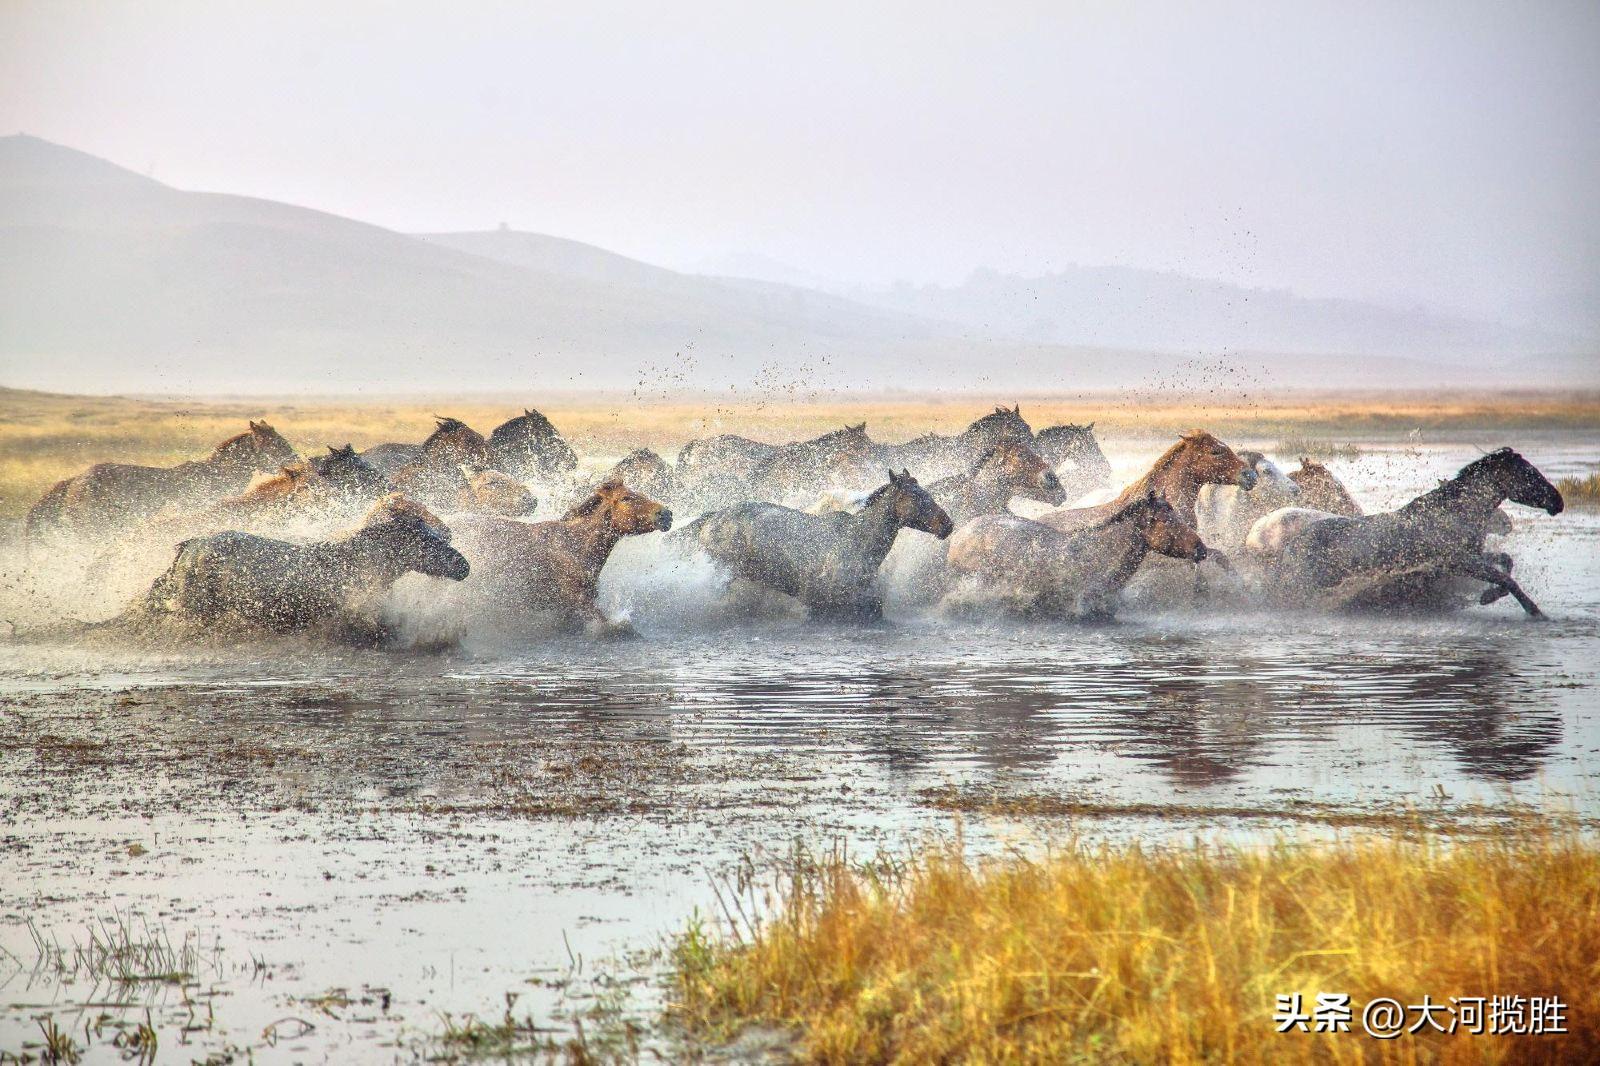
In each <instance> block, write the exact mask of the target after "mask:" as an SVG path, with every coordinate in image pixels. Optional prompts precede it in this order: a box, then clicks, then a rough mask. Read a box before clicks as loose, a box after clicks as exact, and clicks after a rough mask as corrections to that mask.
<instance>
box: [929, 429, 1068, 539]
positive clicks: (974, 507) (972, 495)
mask: <svg viewBox="0 0 1600 1066" xmlns="http://www.w3.org/2000/svg"><path fill="white" fill-rule="evenodd" d="M928 491H929V492H930V493H932V494H933V497H934V499H936V500H938V501H939V505H940V506H941V507H943V508H944V509H945V513H946V514H948V515H949V516H950V520H951V521H952V522H955V523H956V524H957V525H959V524H960V523H962V522H965V521H967V520H968V519H971V518H976V517H978V516H979V515H985V514H1004V513H1005V511H1006V508H1007V506H1009V505H1010V503H1011V498H1012V497H1013V496H1021V497H1024V498H1025V499H1030V500H1038V501H1039V502H1040V503H1047V504H1049V505H1050V506H1052V507H1059V506H1060V505H1061V504H1063V503H1065V502H1066V496H1067V494H1066V492H1065V491H1064V490H1063V489H1062V487H1061V480H1060V479H1059V478H1058V477H1056V474H1055V471H1053V470H1051V469H1050V464H1048V463H1046V462H1045V461H1044V459H1043V458H1041V457H1040V455H1039V453H1038V452H1036V451H1034V450H1033V449H1032V448H1030V447H1029V446H1028V445H1026V444H1023V443H1022V442H1020V441H1016V440H1003V441H1001V442H1000V443H999V444H996V445H995V446H994V447H992V448H990V449H989V450H988V451H987V452H985V453H984V454H983V456H982V457H981V458H980V459H979V460H978V462H977V464H976V465H975V466H974V467H973V468H972V469H971V470H970V471H969V472H968V473H967V474H965V475H964V476H961V477H948V478H945V479H943V480H942V481H936V482H934V483H933V484H932V485H929V486H928Z"/></svg>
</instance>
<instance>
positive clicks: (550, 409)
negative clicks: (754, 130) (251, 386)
mask: <svg viewBox="0 0 1600 1066" xmlns="http://www.w3.org/2000/svg"><path fill="white" fill-rule="evenodd" d="M1014 400H1020V402H1021V403H1022V405H1023V414H1024V415H1025V417H1027V418H1028V419H1029V421H1030V422H1031V423H1032V424H1033V425H1034V426H1035V427H1038V428H1042V427H1044V426H1048V425H1052V424H1056V423H1060V422H1089V421H1096V422H1097V430H1098V431H1099V433H1100V434H1101V435H1102V436H1103V437H1104V436H1119V435H1120V436H1127V435H1140V436H1154V437H1160V436H1162V435H1165V434H1171V433H1176V432H1182V431H1184V430H1187V429H1190V428H1193V427H1195V426H1204V427H1206V428H1209V429H1211V430H1213V431H1214V432H1217V433H1220V434H1222V435H1223V436H1225V437H1228V436H1250V437H1254V438H1267V439H1270V438H1271V437H1273V436H1277V437H1279V438H1280V439H1282V440H1283V441H1284V446H1287V445H1289V444H1291V443H1294V441H1293V438H1295V437H1301V438H1306V439H1308V440H1311V441H1313V442H1314V441H1316V440H1319V439H1321V438H1324V437H1326V436H1328V435H1331V434H1340V435H1343V434H1348V433H1357V432H1360V433H1365V434H1368V435H1374V434H1375V435H1380V436H1381V435H1384V434H1403V433H1406V432H1408V431H1410V430H1413V429H1418V428H1421V429H1427V430H1443V429H1450V428H1462V429H1465V428H1471V429H1475V430H1508V431H1509V430H1517V429H1562V428H1564V429H1594V428H1596V427H1600V394H1587V393H1578V394H1570V393H1568V394H1555V393H1525V394H1500V395H1478V394H1471V393H1462V394H1456V395H1435V396H1413V395H1405V394H1394V393H1386V394H1371V395H1359V394H1351V393H1345V394H1316V393H1295V394H1286V395H1284V396H1280V397H1268V398H1263V397H1254V398H1248V399H1240V400H1237V401H1228V402H1218V401H1217V400H1216V399H1215V398H1214V397H1210V396H1204V397H1182V396H1176V397H1175V396H1166V395H1162V396H1146V395H1140V394H1136V393H1106V394H1099V395H1093V394H1091V395H1079V396H1061V395H1038V396H1032V397H1015V396H1011V395H1006V396H981V395H976V394H974V395H971V396H945V397H940V398H917V397H911V396H907V395H905V394H893V395H877V396H866V395H862V396H842V397H838V398H831V399H810V400H806V401H803V402H800V401H792V400H787V399H786V400H783V401H781V402H779V401H775V400H774V399H773V398H772V397H770V396H765V395H757V394H749V395H746V394H736V396H735V397H734V398H730V397H728V396H716V397H713V396H703V397H685V396H672V397H663V398H653V399H646V400H641V399H639V398H636V397H631V396H627V395H621V394H619V395H559V396H535V397H528V396H507V397H500V398H490V397H484V396H481V395H480V396H472V397H455V398H451V397H436V398H431V399H426V400H418V399H415V398H409V399H390V400H384V399H349V398H344V399H341V398H337V397H327V398H307V397H303V396H302V397H290V398H262V399H250V400H228V399H217V400H193V399H183V400H178V399H156V398H129V397H115V396H111V397H97V396H65V395H56V394H50V393H37V392H27V391H23V390H16V389H3V388H0V517H5V516H12V517H15V516H18V515H21V514H22V513H24V512H25V511H26V510H27V508H28V507H29V506H30V505H31V504H32V503H33V502H34V501H35V500H37V499H38V498H39V496H41V495H42V494H43V493H44V491H45V490H46V489H48V488H49V487H50V486H51V485H52V484H54V483H55V482H56V481H58V480H60V479H62V478H64V477H69V476H71V475H73V474H76V473H79V472H80V471H82V470H83V469H85V468H86V467H88V466H89V465H90V464H92V463H96V462H122V463H144V464H150V465H155V466H170V465H173V464H175V463H178V462H182V461H183V460H186V459H198V458H202V457H204V456H205V455H207V454H208V453H209V452H210V451H211V448H212V447H213V446H214V445H215V444H216V443H217V442H218V441H220V440H222V439H223V438H225V437H227V436H229V435H231V434H233V433H237V432H239V430H240V429H241V428H242V427H243V426H244V423H245V420H246V419H251V418H266V419H267V420H268V421H270V422H271V423H272V424H273V425H274V426H275V427H277V429H278V430H279V431H280V432H282V433H283V434H284V435H285V436H286V437H287V438H288V439H289V440H290V442H291V443H292V444H294V446H295V447H296V448H297V449H299V450H301V451H302V452H309V451H320V450H321V449H322V448H323V446H325V445H328V444H344V443H347V442H348V443H353V444H355V445H356V447H357V448H366V447H370V446H371V445H374V444H378V443H382V442H384V441H411V442H415V441H420V440H422V439H423V438H424V437H426V436H427V434H428V433H429V432H430V431H431V430H432V428H433V417H432V416H433V415H434V414H435V413H438V414H449V415H453V416H456V417H459V418H462V419H464V420H465V421H467V422H468V423H469V424H470V425H472V426H475V427H476V428H478V429H479V430H481V431H484V432H487V431H488V430H489V429H491V428H493V427H494V426H495V425H497V424H499V423H500V422H501V421H503V420H505V419H506V418H508V417H510V416H511V415H513V414H516V413H518V412H519V411H520V410H521V408H522V407H523V406H526V405H529V404H537V405H538V406H539V408H540V409H541V410H543V411H544V412H545V413H546V414H547V415H549V416H550V417H551V419H552V420H553V421H554V422H555V424H556V426H557V427H558V428H559V429H560V430H561V431H562V432H563V433H564V434H565V435H566V436H567V437H568V438H569V439H570V440H572V441H573V442H574V445H575V447H577V448H578V451H579V453H580V454H581V455H585V456H612V457H614V456H617V455H621V454H623V453H625V452H627V451H629V450H631V449H632V448H635V447H641V446H646V447H651V448H654V449H655V450H656V451H658V452H660V453H661V454H662V455H665V456H667V457H668V459H671V457H672V456H673V455H675V454H676V452H677V450H678V448H679V447H681V446H682V445H683V444H684V443H685V442H686V441H688V440H691V439H693V438H695V437H702V436H709V435H713V434H717V433H729V432H732V433H740V434H743V435H746V436H751V437H755V438H758V439H763V440H775V441H784V440H793V439H797V438H801V437H809V436H814V435H816V434H818V433H822V432H825V431H827V430H830V429H837V428H838V427H839V426H841V425H844V424H845V423H847V422H848V423H854V422H860V421H863V420H865V421H866V422H867V423H868V430H869V431H870V432H871V433H872V435H873V436H874V438H876V439H879V440H884V441H900V440H905V439H908V438H910V437H913V436H916V435H918V434H921V433H927V432H930V431H931V432H939V433H955V432H959V431H960V430H961V429H962V428H963V427H965V426H966V425H967V424H968V423H969V422H971V421H972V419H973V418H975V417H977V415H979V414H982V413H983V412H984V411H986V410H989V409H990V408H991V407H992V405H993V404H995V403H999V402H1001V401H1004V402H1007V403H1010V402H1012V401H1014ZM1296 454H1300V453H1296ZM1304 454H1312V453H1310V452H1306V453H1304Z"/></svg>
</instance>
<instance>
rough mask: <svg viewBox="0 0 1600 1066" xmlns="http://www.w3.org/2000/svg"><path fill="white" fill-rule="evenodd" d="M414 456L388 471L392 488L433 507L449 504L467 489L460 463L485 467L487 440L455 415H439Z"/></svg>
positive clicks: (487, 449) (487, 453) (454, 501)
mask: <svg viewBox="0 0 1600 1066" xmlns="http://www.w3.org/2000/svg"><path fill="white" fill-rule="evenodd" d="M434 417H435V418H436V419H437V425H436V426H435V428H434V431H433V432H432V433H430V434H428V439H427V440H425V441H423V442H422V444H421V445H420V446H419V447H418V448H417V451H416V454H415V456H414V457H413V458H412V459H411V460H410V461H409V462H406V463H404V464H403V465H401V466H400V467H399V468H398V469H396V470H395V471H394V472H393V474H392V475H391V476H392V477H393V479H394V485H395V488H397V489H399V490H400V491H402V492H404V493H406V494H407V495H410V496H415V497H417V498H418V499H421V500H424V501H426V502H427V503H429V504H432V505H433V506H435V507H441V508H446V509H448V508H451V507H454V506H456V505H457V504H458V502H459V501H460V499H461V496H462V493H463V492H464V491H467V490H468V489H469V486H468V484H467V477H466V475H465V474H464V473H463V472H462V467H472V468H474V469H477V468H482V467H488V466H490V465H491V464H490V462H489V442H488V441H486V440H484V439H483V434H481V433H479V432H478V431H477V430H475V429H473V428H472V427H471V426H469V425H467V424H466V423H465V422H463V421H461V420H460V419H458V418H440V417H439V416H437V415H435V416H434Z"/></svg>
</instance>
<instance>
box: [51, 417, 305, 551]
mask: <svg viewBox="0 0 1600 1066" xmlns="http://www.w3.org/2000/svg"><path fill="white" fill-rule="evenodd" d="M249 426H250V428H249V429H247V430H245V431H244V432H243V433H237V434H235V435H234V436H232V437H229V438H228V439H227V440H225V441H223V442H222V443H220V444H218V445H217V446H216V448H215V450H213V451H212V453H211V455H210V456H208V457H207V458H205V459H201V460H198V461H196V462H188V463H180V464H179V465H177V466H174V467H155V466H134V465H130V464H125V463H97V464H95V465H94V466H91V467H90V468H89V469H88V470H85V471H84V472H83V473H81V474H79V475H77V476H76V477H70V478H67V479H66V480H65V481H61V482H58V483H57V484H56V485H55V486H54V487H53V488H51V489H50V491H49V492H47V493H45V494H44V497H43V498H42V499H40V500H39V502H38V503H36V504H34V505H33V507H32V508H31V509H30V510H29V511H28V517H27V523H26V529H27V532H28V534H29V535H30V536H32V535H37V534H40V533H44V532H47V531H50V530H57V529H60V530H72V531H77V532H85V533H97V532H103V531H109V530H113V529H117V530H121V529H126V528H128V526H129V525H131V524H132V523H135V522H138V521H141V520H143V519H146V518H149V517H150V516H151V515H153V514H155V513H156V512H157V511H160V510H161V509H162V508H164V507H166V506H167V505H168V504H175V505H177V506H179V507H194V506H198V505H201V504H204V503H207V502H209V501H211V500H214V499H216V498H217V497H219V496H225V495H228V494H230V493H236V492H240V491H242V490H243V489H244V488H245V487H246V486H247V485H249V483H250V480H251V478H253V477H254V476H255V475H257V474H260V473H265V472H267V471H273V470H277V469H278V467H280V466H282V465H283V464H284V463H290V462H293V461H294V460H295V452H294V449H293V448H292V447H290V446H289V442H288V441H286V440H284V439H283V437H282V436H281V435H280V434H279V433H278V431H277V430H275V429H273V428H272V427H271V426H269V425H268V424H267V423H266V422H251V423H250V424H249Z"/></svg>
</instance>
